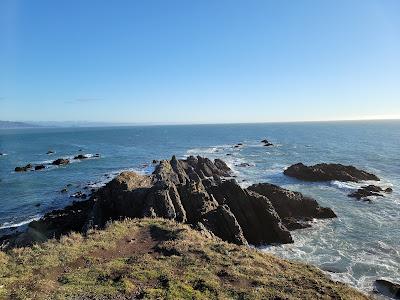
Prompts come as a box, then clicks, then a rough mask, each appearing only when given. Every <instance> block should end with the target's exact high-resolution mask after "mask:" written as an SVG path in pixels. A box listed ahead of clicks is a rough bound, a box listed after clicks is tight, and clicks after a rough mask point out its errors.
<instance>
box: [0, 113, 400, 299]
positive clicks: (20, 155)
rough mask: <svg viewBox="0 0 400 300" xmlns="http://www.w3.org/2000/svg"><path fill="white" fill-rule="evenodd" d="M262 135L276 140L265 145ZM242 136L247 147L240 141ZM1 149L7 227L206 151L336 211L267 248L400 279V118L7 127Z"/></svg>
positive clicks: (336, 271)
mask: <svg viewBox="0 0 400 300" xmlns="http://www.w3.org/2000/svg"><path fill="white" fill-rule="evenodd" d="M263 139H268V140H269V141H271V142H272V143H273V144H274V146H273V147H264V146H263V145H262V143H261V142H260V141H261V140H263ZM237 143H243V144H244V146H243V147H240V148H234V147H233V146H234V145H235V144H237ZM48 150H53V151H55V153H54V154H52V155H48V154H46V153H47V151H48ZM0 153H3V154H4V155H1V156H0V234H5V233H9V232H12V231H15V230H20V228H21V227H19V226H21V225H23V224H26V223H27V222H29V221H30V220H33V219H37V218H39V217H40V216H42V215H43V214H44V213H46V212H48V211H50V210H53V209H56V208H62V207H64V206H66V205H67V204H69V203H71V202H72V201H74V200H76V199H75V198H73V197H70V196H71V195H72V194H74V193H75V192H77V191H85V189H84V188H85V187H86V186H90V187H98V186H101V185H103V184H105V183H106V182H107V181H109V180H111V178H112V177H113V176H115V175H116V174H118V173H119V172H121V171H122V170H133V171H137V172H140V173H151V172H152V170H153V167H152V160H153V159H156V160H160V159H169V158H170V157H171V156H172V155H173V154H175V155H176V156H177V157H182V158H183V157H186V156H188V155H202V156H207V157H209V158H221V159H223V160H225V161H226V162H227V163H228V164H229V166H230V167H232V169H233V170H234V172H235V174H236V176H237V180H238V182H239V183H240V184H241V185H243V186H244V187H246V186H248V185H250V184H252V183H257V182H270V183H274V184H277V185H280V186H282V187H285V188H288V189H291V190H295V191H300V192H302V193H303V194H305V195H308V196H311V197H314V198H315V199H316V200H317V201H318V202H319V203H320V204H321V205H322V206H328V207H331V208H332V209H333V210H334V211H335V212H336V214H337V215H338V218H337V219H334V220H318V221H315V222H314V225H313V227H312V228H308V229H302V230H297V231H294V232H292V235H293V237H294V241H295V242H294V244H288V245H281V246H279V245H278V246H266V247H262V248H261V250H262V251H267V252H271V253H274V254H276V255H278V256H281V257H284V258H288V259H293V260H299V261H302V262H306V263H311V264H314V265H316V266H318V267H320V268H321V269H322V270H325V272H327V273H328V274H329V275H330V276H331V277H332V278H333V279H334V280H340V281H343V282H346V283H348V284H350V285H352V286H354V287H357V288H359V289H361V290H364V291H370V290H371V289H372V284H373V281H374V280H375V279H377V278H386V279H389V280H391V281H400V273H399V270H400V238H399V236H400V121H354V122H320V123H319V122H312V123H264V124H229V125H169V126H134V127H107V128H35V129H3V130H0ZM96 153H98V154H100V158H96V157H94V155H95V154H96ZM78 154H86V155H89V156H91V157H90V158H89V159H86V160H81V161H78V160H72V163H71V164H68V165H66V166H61V167H57V166H49V167H48V168H46V169H44V170H41V171H34V172H33V171H32V172H25V173H16V172H14V168H15V167H16V166H24V165H26V164H28V163H32V164H41V163H50V162H51V161H53V160H55V159H57V158H61V157H63V158H73V157H74V156H75V155H78ZM227 154H229V155H227ZM297 162H303V163H305V164H315V163H319V162H334V163H342V164H351V165H354V166H356V167H359V168H361V169H365V170H366V171H369V172H372V173H374V174H376V175H378V176H379V177H380V178H381V182H379V183H378V185H380V186H382V187H391V188H393V193H391V194H388V195H387V196H386V197H383V198H376V199H373V201H372V202H371V203H368V202H363V201H357V200H355V199H354V198H349V197H347V194H348V193H350V192H351V191H353V190H355V189H356V188H357V187H358V186H360V185H361V184H356V183H343V182H336V181H332V182H327V183H310V182H302V181H299V180H296V179H293V178H289V177H286V176H285V175H284V174H283V170H284V169H285V168H286V167H288V166H289V165H291V164H294V163H297ZM65 187H66V188H67V190H68V192H67V193H62V192H61V190H62V189H64V188H65ZM22 228H23V227H22Z"/></svg>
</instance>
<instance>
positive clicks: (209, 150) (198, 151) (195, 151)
mask: <svg viewBox="0 0 400 300" xmlns="http://www.w3.org/2000/svg"><path fill="white" fill-rule="evenodd" d="M233 146H234V145H228V144H223V145H215V146H210V147H199V148H192V149H189V150H187V151H186V156H190V155H202V154H213V153H218V152H223V151H225V150H227V149H229V150H231V149H232V147H233Z"/></svg>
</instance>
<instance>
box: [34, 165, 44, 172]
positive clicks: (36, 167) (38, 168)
mask: <svg viewBox="0 0 400 300" xmlns="http://www.w3.org/2000/svg"><path fill="white" fill-rule="evenodd" d="M45 168H46V167H45V166H44V165H37V166H35V171H38V170H43V169H45Z"/></svg>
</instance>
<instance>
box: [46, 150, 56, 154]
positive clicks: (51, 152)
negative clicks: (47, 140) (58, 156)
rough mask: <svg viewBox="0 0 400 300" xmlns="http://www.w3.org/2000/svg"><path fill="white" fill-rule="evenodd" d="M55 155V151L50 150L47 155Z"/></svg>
mask: <svg viewBox="0 0 400 300" xmlns="http://www.w3.org/2000/svg"><path fill="white" fill-rule="evenodd" d="M53 153H55V152H54V151H53V150H49V151H47V152H46V154H47V155H50V154H53Z"/></svg>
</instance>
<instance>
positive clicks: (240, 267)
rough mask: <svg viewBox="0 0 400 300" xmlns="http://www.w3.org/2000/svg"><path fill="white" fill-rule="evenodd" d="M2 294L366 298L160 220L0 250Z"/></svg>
mask: <svg viewBox="0 0 400 300" xmlns="http://www.w3.org/2000/svg"><path fill="white" fill-rule="evenodd" d="M0 298H1V299H3V298H4V299H66V298H67V299H70V298H72V299H110V298H112V299H271V298H272V299H274V298H275V299H298V298H301V299H314V298H319V299H329V298H335V299H366V296H364V295H362V294H360V293H358V292H356V291H355V290H353V289H351V288H349V287H347V286H345V285H343V284H339V283H335V282H333V281H331V280H329V279H327V278H326V276H324V275H323V274H322V273H321V272H320V271H318V270H317V269H316V268H314V267H312V266H308V265H304V264H300V263H294V262H289V261H286V260H282V259H279V258H276V257H274V256H272V255H268V254H265V253H261V252H260V251H257V250H255V249H250V248H247V247H241V246H236V245H232V244H228V243H225V242H222V241H220V240H219V239H210V238H207V237H204V236H203V235H202V234H201V233H200V232H197V231H193V230H191V229H190V228H189V227H188V226H186V225H181V224H177V223H174V222H171V221H166V220H161V219H142V220H128V221H122V222H115V223H113V224H111V225H110V226H109V227H108V228H107V229H106V230H103V231H93V232H91V233H90V234H89V235H88V237H85V238H84V237H82V236H81V235H79V234H75V233H74V234H71V235H69V236H65V237H63V238H62V239H61V240H60V241H49V242H47V243H45V244H41V245H35V246H33V247H30V248H21V249H13V250H12V251H10V252H9V253H7V254H6V253H3V252H0Z"/></svg>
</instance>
